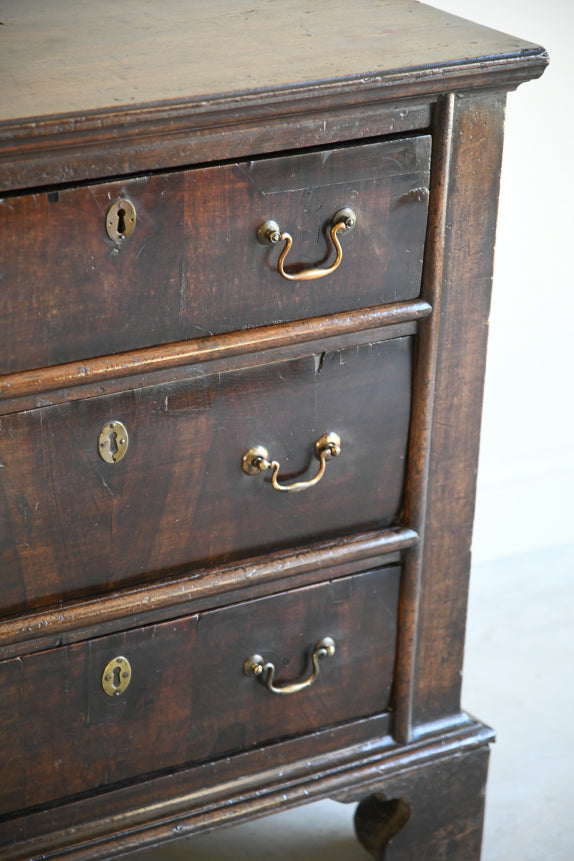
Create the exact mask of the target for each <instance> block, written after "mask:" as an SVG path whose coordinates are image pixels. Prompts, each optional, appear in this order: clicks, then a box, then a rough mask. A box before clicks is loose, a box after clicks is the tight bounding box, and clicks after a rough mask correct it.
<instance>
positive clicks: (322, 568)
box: [0, 527, 418, 659]
mask: <svg viewBox="0 0 574 861" xmlns="http://www.w3.org/2000/svg"><path fill="white" fill-rule="evenodd" d="M417 541H418V535H417V533H416V532H414V531H413V530H412V529H408V528H405V527H391V528H389V529H385V530H383V531H381V530H378V531H376V532H367V533H361V534H359V535H356V534H355V535H351V536H346V537H344V538H338V539H336V540H335V541H325V542H319V543H313V544H311V545H310V546H308V547H305V548H302V549H300V550H298V551H297V552H296V553H293V552H292V551H285V550H283V551H276V552H274V553H267V554H266V555H265V556H263V557H261V556H260V557H257V558H255V559H250V560H246V561H245V562H242V563H240V564H234V563H231V564H227V565H218V566H217V568H215V569H213V568H209V569H206V568H199V569H198V568H195V567H194V569H193V570H192V571H191V572H189V571H184V572H182V573H181V574H180V575H179V576H176V577H168V578H166V579H160V580H155V581H153V582H151V583H149V584H147V585H145V586H136V587H135V588H131V589H130V588H126V589H122V590H119V591H117V592H112V593H111V594H108V595H99V596H97V597H96V598H88V599H86V600H83V601H82V600H80V601H70V602H68V603H66V604H64V605H62V603H61V602H60V603H58V605H57V606H55V607H54V606H52V607H42V608H39V609H38V610H35V611H28V612H26V613H24V614H21V615H18V616H10V617H6V618H4V619H3V621H2V625H1V626H0V659H3V658H9V657H12V656H14V655H18V654H26V653H27V652H30V651H39V650H41V649H47V648H53V647H55V646H59V645H64V644H66V643H71V642H77V641H78V640H86V639H88V638H90V637H94V636H102V635H103V634H108V633H111V632H114V631H119V630H124V629H127V628H135V627H138V626H139V625H142V624H150V623H151V622H156V621H162V620H164V619H173V618H177V617H178V616H181V615H182V613H186V614H189V613H190V612H201V611H203V610H206V609H211V608H213V607H217V606H221V605H224V604H226V603H228V602H232V603H234V602H237V601H241V600H248V599H250V598H253V597H257V596H261V595H266V594H271V593H272V592H274V591H276V590H278V589H279V590H281V589H289V588H294V587H296V586H301V585H307V584H310V583H316V582H321V581H322V580H324V579H325V578H329V579H333V578H336V577H342V576H346V575H348V574H353V573H357V572H360V571H362V570H364V568H365V565H368V566H369V567H378V566H381V565H385V564H390V563H396V562H399V561H400V552H401V551H402V550H404V549H405V548H407V547H411V546H412V545H413V544H416V542H417Z"/></svg>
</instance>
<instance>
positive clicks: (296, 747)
mask: <svg viewBox="0 0 574 861" xmlns="http://www.w3.org/2000/svg"><path fill="white" fill-rule="evenodd" d="M389 717H390V716H389V715H377V716H376V717H374V718H369V719H366V720H362V721H359V722H352V723H349V724H343V725H341V726H338V727H330V728H329V729H327V730H325V731H319V732H316V733H312V734H310V735H307V736H302V737H301V738H294V739H289V740H286V741H284V742H280V743H277V744H272V745H266V746H264V747H261V748H259V749H257V750H254V751H250V752H249V753H245V754H240V755H237V756H233V757H224V758H222V759H219V760H215V761H214V762H209V763H205V764H202V765H200V766H194V767H192V768H190V769H184V770H182V771H179V772H175V773H173V774H170V775H166V776H161V777H158V778H156V779H155V780H153V781H150V782H147V783H146V782H144V783H139V784H137V785H135V786H131V787H122V788H118V789H111V790H110V791H109V792H106V793H103V794H100V795H98V796H94V797H92V798H89V799H77V800H76V801H73V802H71V803H70V804H69V805H67V806H66V807H64V808H62V807H52V808H48V809H46V810H39V811H35V812H32V813H30V814H29V815H27V816H26V817H25V818H24V817H19V816H16V817H13V818H12V817H11V818H10V819H7V820H6V821H4V822H0V840H2V842H3V844H4V845H5V847H6V849H5V853H6V854H5V858H6V861H28V859H29V858H30V857H31V856H32V857H34V853H37V852H38V851H39V849H40V847H41V851H45V852H46V857H47V858H56V857H62V854H61V853H60V852H59V850H60V849H61V848H62V847H69V846H70V845H72V846H74V855H75V856H77V857H78V858H79V859H81V861H88V859H89V861H92V859H101V858H102V855H103V857H105V858H106V859H107V858H110V857H115V856H116V855H117V854H120V853H121V852H122V851H124V852H125V851H128V850H129V849H135V848H141V847H142V846H146V845H148V846H149V845H153V844H154V843H157V842H158V841H160V840H161V841H164V840H175V839H178V838H180V837H184V836H188V835H189V834H194V833H198V832H205V831H209V830H211V829H213V828H216V827H218V826H219V825H222V824H228V823H230V822H240V821H242V820H245V819H250V818H252V817H253V816H254V815H261V814H262V813H269V812H273V811H274V810H277V809H278V808H285V807H289V806H294V805H296V804H299V803H305V802H308V801H309V800H313V799H318V798H325V797H329V796H331V797H334V798H337V799H338V800H341V801H347V802H353V801H357V800H359V799H361V798H363V797H365V796H366V795H368V794H370V793H373V792H377V791H384V789H385V784H391V783H392V782H394V781H395V780H396V779H397V778H398V777H401V776H403V775H404V776H406V778H407V780H408V778H409V775H410V776H411V779H412V778H413V777H414V779H415V780H416V779H418V775H419V774H420V772H421V771H423V770H424V772H425V773H426V774H427V780H428V781H429V783H428V784H427V785H432V772H433V768H434V766H435V765H438V764H440V763H441V762H444V761H445V760H448V759H449V758H454V759H460V757H461V756H462V755H465V754H467V753H471V752H472V751H475V750H480V749H481V748H483V747H484V746H485V745H487V744H488V743H489V742H490V741H492V738H493V733H492V730H489V729H488V727H485V726H484V725H483V724H480V723H478V722H476V721H472V720H469V719H468V718H466V719H465V720H462V721H459V722H458V723H457V724H456V725H452V726H448V727H447V726H445V727H443V729H442V732H441V733H440V734H439V735H436V734H435V735H432V736H430V737H429V738H427V739H425V740H422V741H419V742H417V743H414V744H412V745H409V746H406V747H402V746H397V745H396V744H394V743H393V741H392V739H391V738H390V736H389V735H388V726H389V721H388V719H389ZM383 774H384V780H383V777H382V775H383ZM230 786H233V789H234V792H233V794H232V795H231V796H230V793H229V787H230ZM401 790H402V792H403V793H405V792H406V787H405V785H404V784H403V785H402V787H401ZM88 811H89V815H86V814H87V812H88ZM120 811H121V812H120ZM432 827H433V823H432V822H431V823H430V828H431V829H432ZM455 829H456V822H454V823H453V831H454V830H455ZM419 833H420V832H419ZM26 853H27V854H26ZM409 861H410V859H409Z"/></svg>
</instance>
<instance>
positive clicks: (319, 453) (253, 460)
mask: <svg viewBox="0 0 574 861" xmlns="http://www.w3.org/2000/svg"><path fill="white" fill-rule="evenodd" d="M340 453H341V437H340V436H339V434H336V433H334V432H333V431H331V432H330V433H324V434H323V436H321V437H319V439H318V440H317V442H316V443H315V457H316V458H317V459H318V460H319V470H318V471H317V473H316V475H314V476H313V478H310V479H309V480H308V481H296V482H294V483H293V484H280V482H279V479H278V475H279V469H280V467H281V464H280V463H279V461H277V460H270V459H269V452H268V451H267V449H266V448H265V447H264V446H262V445H254V446H252V447H251V448H250V449H249V450H248V451H246V452H245V454H244V455H243V459H242V461H241V468H242V469H243V472H244V473H246V475H258V474H259V473H260V472H265V470H267V469H270V470H272V472H271V484H272V486H273V489H274V490H278V491H281V492H283V493H298V492H299V491H301V490H308V488H310V487H314V485H316V484H318V483H319V482H320V481H321V479H322V478H323V475H324V474H325V469H326V466H327V461H328V460H330V459H331V458H332V457H337V456H338V455H339V454H340Z"/></svg>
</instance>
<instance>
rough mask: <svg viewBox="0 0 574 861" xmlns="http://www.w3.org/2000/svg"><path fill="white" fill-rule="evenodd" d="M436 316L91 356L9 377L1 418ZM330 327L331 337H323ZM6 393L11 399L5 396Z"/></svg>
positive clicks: (381, 317) (305, 350)
mask: <svg viewBox="0 0 574 861" xmlns="http://www.w3.org/2000/svg"><path fill="white" fill-rule="evenodd" d="M387 312H388V313H387ZM431 312H432V308H431V306H430V305H429V304H428V302H423V301H421V300H419V299H413V300H412V301H411V302H399V303H397V304H392V305H390V306H382V307H379V308H369V309H363V310H362V311H350V312H348V313H345V314H336V315H333V316H331V317H314V318H311V319H310V320H305V321H302V322H297V323H292V324H286V325H285V326H284V327H283V326H264V327H261V328H259V329H249V330H247V332H234V333H230V334H228V335H222V336H220V337H217V336H214V337H213V338H211V337H209V338H200V339H198V340H197V341H185V342H183V343H182V342H180V343H178V344H167V345H166V346H165V347H163V348H162V347H160V348H157V347H148V348H146V349H144V350H136V351H134V352H131V353H120V354H118V355H117V356H110V357H107V356H106V357H104V358H100V359H87V360H86V361H85V362H82V363H81V364H80V365H78V363H71V364H68V365H52V366H51V367H49V368H40V369H37V370H34V371H20V372H17V373H15V374H7V375H5V376H3V377H0V416H1V415H8V414H9V413H15V412H23V411H25V410H31V409H32V410H33V409H37V408H38V407H46V406H54V405H55V404H61V403H68V402H69V401H77V400H80V399H82V398H93V397H97V396H99V395H106V394H112V393H114V392H122V391H126V390H130V391H132V390H134V389H144V388H149V387H150V386H154V385H159V384H162V383H172V382H175V381H176V380H186V379H189V378H190V377H193V378H194V379H197V378H199V377H204V376H206V375H207V374H219V373H222V372H224V371H228V370H241V369H243V368H251V367H254V366H256V365H261V364H267V363H272V362H284V361H288V360H291V359H299V358H302V357H303V356H309V355H312V354H315V355H317V354H318V355H321V353H325V352H330V351H331V350H341V349H346V348H348V347H358V346H362V345H365V344H372V343H375V342H379V341H384V340H388V339H392V338H403V337H405V336H409V335H416V334H417V321H418V320H419V319H421V318H423V317H428V315H429V314H430V313H431ZM401 320H406V321H408V322H400V321H401ZM397 321H398V322H397ZM323 325H325V332H324V337H321V333H322V332H323V328H322V327H323ZM284 329H285V330H286V331H284ZM196 345H197V348H196ZM2 391H4V392H6V395H7V396H6V397H2V394H1V393H2Z"/></svg>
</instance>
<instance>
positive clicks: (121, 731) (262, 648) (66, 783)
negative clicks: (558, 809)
mask: <svg viewBox="0 0 574 861" xmlns="http://www.w3.org/2000/svg"><path fill="white" fill-rule="evenodd" d="M398 586H399V570H398V568H396V567H392V568H386V569H382V570H380V571H374V572H369V573H367V574H362V575H356V576H353V577H349V578H344V579H342V580H335V581H332V582H330V583H327V584H321V585H319V586H311V587H306V588H303V589H297V590H294V591H292V592H288V593H284V594H281V595H276V596H273V597H269V598H262V599H259V600H255V601H250V602H248V603H246V604H242V605H237V606H234V607H229V608H225V609H222V610H214V611H211V612H207V613H204V614H202V615H200V616H190V617H186V618H183V619H180V620H177V621H174V622H167V623H162V624H160V625H154V626H149V627H144V628H141V629H136V630H133V631H129V632H126V633H121V634H115V635H112V636H108V637H101V638H99V639H96V640H94V641H90V642H84V643H78V644H74V645H71V646H64V647H60V648H58V649H54V650H51V651H48V652H43V653H38V654H35V655H29V656H26V657H24V658H21V659H20V658H19V659H14V660H9V661H4V662H2V663H1V664H0V687H1V690H2V697H1V698H0V713H1V717H2V726H3V735H2V739H1V742H0V744H1V746H2V750H1V755H0V813H5V812H8V811H10V810H17V809H22V808H25V807H29V806H32V805H38V804H44V803H46V802H49V801H52V800H54V799H56V798H64V797H66V796H71V795H74V794H76V793H81V792H83V791H85V790H88V789H97V788H103V787H105V786H108V785H112V784H115V783H118V782H121V781H124V780H130V779H133V778H135V777H137V776H138V775H150V774H152V773H153V772H156V771H160V770H163V769H169V768H174V767H177V766H182V765H184V764H186V763H192V762H198V761H202V760H207V759H209V758H211V757H213V756H217V755H221V754H225V753H230V752H232V751H237V750H246V749H249V748H250V747H253V746H254V745H258V744H262V743H264V742H271V741H274V740H278V739H280V738H286V737H289V736H293V735H296V734H300V733H305V732H310V731H312V730H315V729H318V728H320V727H323V726H328V725H332V724H335V723H339V722H341V721H345V720H349V719H352V718H357V717H361V716H367V715H369V714H376V713H379V712H383V711H385V710H386V709H387V708H388V707H389V701H390V691H391V684H392V676H393V665H394V659H395V651H396V618H397V605H398ZM327 636H328V637H331V638H332V639H333V640H334V642H335V653H334V655H332V656H330V657H324V658H322V659H320V662H319V675H318V676H317V677H316V678H315V680H314V682H313V684H312V685H310V686H309V687H306V688H304V689H302V690H299V691H298V692H296V693H291V694H289V695H277V694H273V693H270V692H269V691H268V690H267V688H266V687H265V686H264V684H263V683H262V682H261V681H260V680H259V679H257V678H255V677H253V676H247V675H245V673H244V669H243V668H244V663H245V661H246V660H247V659H249V658H250V657H251V656H252V655H254V654H256V653H258V654H260V655H261V657H262V658H263V659H264V661H265V662H271V663H273V664H274V666H275V667H276V683H277V685H283V684H286V683H292V682H298V681H306V680H308V679H309V677H310V675H311V666H312V663H311V658H312V653H313V650H314V648H315V646H316V644H317V642H318V641H319V640H321V639H322V638H324V637H327ZM117 657H122V658H124V659H125V660H127V662H128V663H129V666H130V669H131V678H130V681H129V684H128V686H127V687H126V688H125V690H124V691H123V692H122V693H121V694H119V695H113V694H112V695H108V694H106V693H105V691H104V687H103V684H102V678H103V677H104V675H105V673H104V671H105V668H106V667H107V665H108V663H109V662H110V661H111V662H112V663H113V662H114V659H115V658H117ZM125 660H124V662H123V663H122V665H120V666H123V667H125V666H126V663H125Z"/></svg>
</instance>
